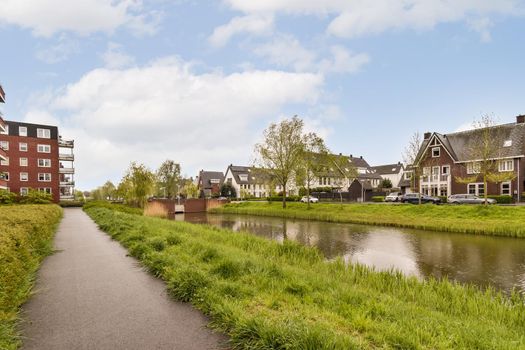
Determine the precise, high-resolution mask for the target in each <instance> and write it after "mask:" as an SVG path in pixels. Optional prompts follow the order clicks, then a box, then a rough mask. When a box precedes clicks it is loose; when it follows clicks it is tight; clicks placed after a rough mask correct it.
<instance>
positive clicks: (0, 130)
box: [0, 114, 7, 133]
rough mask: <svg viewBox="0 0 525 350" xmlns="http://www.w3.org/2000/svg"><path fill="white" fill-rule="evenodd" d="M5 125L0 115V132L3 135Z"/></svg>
mask: <svg viewBox="0 0 525 350" xmlns="http://www.w3.org/2000/svg"><path fill="white" fill-rule="evenodd" d="M5 126H6V123H5V120H4V118H2V115H1V114H0V132H2V133H5V132H6V131H7V130H6V128H5Z"/></svg>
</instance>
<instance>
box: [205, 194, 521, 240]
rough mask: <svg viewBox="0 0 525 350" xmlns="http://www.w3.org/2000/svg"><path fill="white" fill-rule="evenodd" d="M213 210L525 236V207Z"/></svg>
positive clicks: (260, 206)
mask: <svg viewBox="0 0 525 350" xmlns="http://www.w3.org/2000/svg"><path fill="white" fill-rule="evenodd" d="M211 212H212V213H224V214H249V215H259V216H274V217H283V218H291V219H306V220H319V221H328V222H346V223H354V224H367V225H382V226H394V227H405V228H414V229H420V230H431V231H445V232H458V233H471V234H480V235H489V236H505V237H519V238H524V237H525V207H502V206H484V205H472V206H468V205H462V206H452V205H440V206H437V205H432V204H425V205H411V204H405V205H385V204H344V205H337V204H322V203H318V204H314V205H312V206H311V209H310V210H308V209H307V207H306V204H303V203H289V204H288V207H287V208H286V209H283V208H282V207H281V206H280V204H278V203H252V202H243V203H234V204H228V205H226V206H223V207H220V208H214V209H212V210H211Z"/></svg>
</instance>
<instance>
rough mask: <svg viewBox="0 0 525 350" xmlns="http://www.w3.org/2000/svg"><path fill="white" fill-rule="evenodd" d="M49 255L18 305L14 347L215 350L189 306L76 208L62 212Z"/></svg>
mask: <svg viewBox="0 0 525 350" xmlns="http://www.w3.org/2000/svg"><path fill="white" fill-rule="evenodd" d="M55 249H56V250H57V252H56V253H55V254H54V255H52V256H50V257H48V258H47V259H46V260H45V261H44V263H43V265H42V267H41V269H40V271H39V274H38V280H37V283H36V287H35V291H36V294H35V295H34V296H33V297H32V298H31V300H30V301H29V302H28V303H27V304H26V305H25V306H24V308H23V314H22V317H23V319H24V320H25V321H24V322H23V323H22V334H23V337H24V338H23V343H24V345H23V347H22V349H26V350H29V349H39V350H47V349H49V350H51V349H53V350H72V349H97V350H104V349H108V350H109V349H112V350H119V349H126V350H127V349H137V350H138V349H141V350H142V349H170V350H171V349H199V350H200V349H221V348H224V347H225V344H226V341H227V339H226V338H225V337H224V336H222V335H219V334H215V333H213V332H212V331H211V330H209V329H207V328H206V324H207V319H206V318H205V317H204V316H203V315H202V314H201V313H200V312H199V311H197V310H195V309H193V308H192V307H191V305H189V304H183V303H178V302H175V301H173V300H171V299H170V298H169V296H168V295H167V293H166V290H165V285H164V283H163V282H162V281H160V280H158V279H156V278H154V277H152V276H150V275H149V274H148V273H147V272H145V271H144V270H143V269H142V268H141V266H140V265H139V263H138V262H137V261H136V260H135V259H133V258H131V257H128V256H127V255H126V254H127V251H126V250H125V249H124V248H122V247H121V246H120V245H119V243H118V242H115V241H112V240H111V238H110V237H109V236H107V235H106V234H105V233H103V232H101V231H100V230H99V229H98V228H97V226H96V225H95V223H94V222H93V221H92V220H91V219H90V218H89V217H88V216H87V215H86V214H85V213H84V212H83V211H82V210H80V209H65V210H64V219H63V220H62V222H61V224H60V227H59V229H58V232H57V235H56V238H55Z"/></svg>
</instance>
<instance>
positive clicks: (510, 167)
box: [499, 159, 514, 172]
mask: <svg viewBox="0 0 525 350" xmlns="http://www.w3.org/2000/svg"><path fill="white" fill-rule="evenodd" d="M499 171H502V172H503V171H514V160H512V159H510V160H501V161H500V162H499Z"/></svg>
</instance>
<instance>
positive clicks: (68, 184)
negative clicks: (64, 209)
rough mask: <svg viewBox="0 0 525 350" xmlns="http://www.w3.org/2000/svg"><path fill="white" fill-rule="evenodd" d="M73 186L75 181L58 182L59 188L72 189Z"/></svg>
mask: <svg viewBox="0 0 525 350" xmlns="http://www.w3.org/2000/svg"><path fill="white" fill-rule="evenodd" d="M73 186H75V181H60V187H73Z"/></svg>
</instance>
